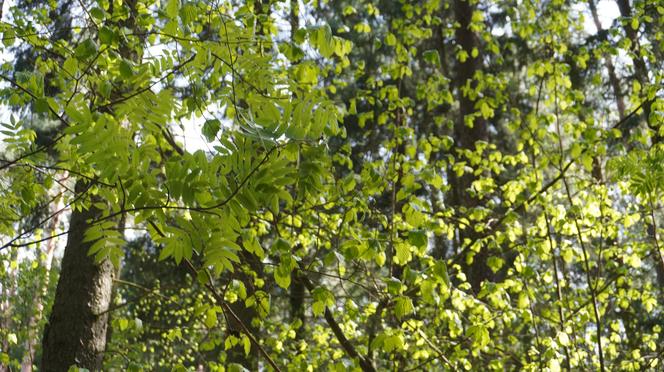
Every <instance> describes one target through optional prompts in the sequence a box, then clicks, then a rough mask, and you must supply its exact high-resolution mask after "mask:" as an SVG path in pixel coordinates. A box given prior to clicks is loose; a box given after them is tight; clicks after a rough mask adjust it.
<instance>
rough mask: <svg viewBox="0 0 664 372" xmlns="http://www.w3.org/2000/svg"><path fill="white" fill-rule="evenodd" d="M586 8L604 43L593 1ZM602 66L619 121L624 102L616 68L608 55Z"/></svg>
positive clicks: (605, 55)
mask: <svg viewBox="0 0 664 372" xmlns="http://www.w3.org/2000/svg"><path fill="white" fill-rule="evenodd" d="M588 6H589V8H590V13H591V14H592V16H593V22H594V23H595V28H597V35H599V37H600V41H603V42H604V41H606V32H605V31H604V29H603V28H602V22H600V20H599V15H598V14H597V6H596V5H595V0H588ZM604 65H605V66H606V71H607V73H608V75H609V83H610V84H611V88H612V89H613V95H614V96H615V98H616V108H617V109H618V116H619V117H620V119H622V118H624V117H625V100H624V99H623V94H622V90H621V89H620V80H619V79H618V75H617V74H616V68H615V66H614V65H613V61H612V59H611V55H609V54H608V53H605V54H604Z"/></svg>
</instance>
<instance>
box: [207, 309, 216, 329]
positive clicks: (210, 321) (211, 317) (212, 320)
mask: <svg viewBox="0 0 664 372" xmlns="http://www.w3.org/2000/svg"><path fill="white" fill-rule="evenodd" d="M204 322H205V326H206V327H207V328H208V329H210V328H214V327H215V326H216V325H217V312H216V311H215V310H214V309H208V310H207V311H206V312H205V321H204Z"/></svg>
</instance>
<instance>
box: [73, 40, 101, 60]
mask: <svg viewBox="0 0 664 372" xmlns="http://www.w3.org/2000/svg"><path fill="white" fill-rule="evenodd" d="M74 54H75V55H76V58H78V59H80V60H82V61H86V60H88V59H89V58H90V57H92V56H94V55H95V54H97V44H95V42H94V41H93V40H92V39H85V40H83V41H82V42H81V43H79V44H78V45H77V46H76V49H75V50H74Z"/></svg>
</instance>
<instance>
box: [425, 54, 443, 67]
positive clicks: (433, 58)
mask: <svg viewBox="0 0 664 372" xmlns="http://www.w3.org/2000/svg"><path fill="white" fill-rule="evenodd" d="M422 57H424V60H425V61H427V62H429V63H431V64H432V65H434V66H440V54H438V51H437V50H427V51H425V52H424V53H423V54H422Z"/></svg>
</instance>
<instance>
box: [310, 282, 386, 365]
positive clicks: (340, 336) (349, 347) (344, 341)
mask: <svg viewBox="0 0 664 372" xmlns="http://www.w3.org/2000/svg"><path fill="white" fill-rule="evenodd" d="M298 278H299V279H300V280H301V281H302V283H304V286H305V287H307V290H308V291H309V292H310V293H311V292H312V291H313V290H314V284H313V283H312V282H311V281H310V280H309V278H307V277H306V276H305V275H304V274H302V272H298ZM325 321H327V324H328V325H329V326H330V328H331V329H332V332H333V333H334V335H335V336H336V337H337V340H338V341H339V343H340V344H341V347H343V348H344V351H345V352H346V354H348V356H349V357H351V358H352V359H356V358H357V359H358V360H359V361H360V367H361V368H362V370H363V371H365V372H375V371H376V369H375V368H374V366H373V365H372V364H371V361H369V359H367V358H366V357H364V356H362V355H360V354H359V353H358V352H357V350H355V346H353V344H352V343H351V342H350V341H349V340H348V338H346V335H345V334H344V331H343V330H342V329H341V327H339V323H337V321H336V320H335V319H334V315H332V312H331V311H330V309H329V308H328V307H327V306H326V307H325Z"/></svg>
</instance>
